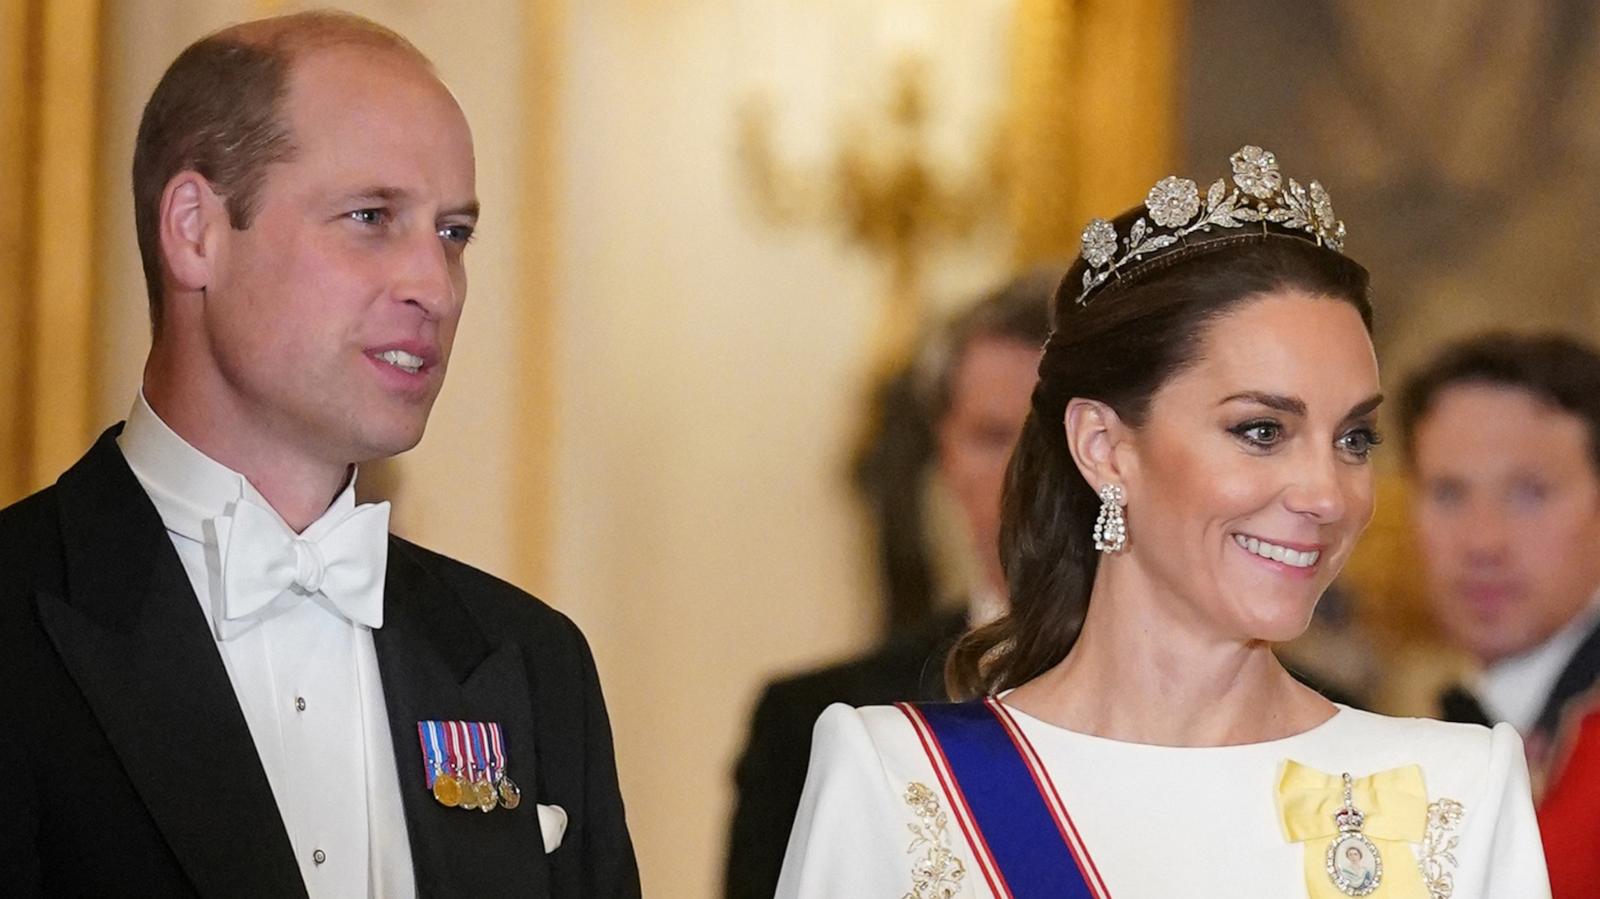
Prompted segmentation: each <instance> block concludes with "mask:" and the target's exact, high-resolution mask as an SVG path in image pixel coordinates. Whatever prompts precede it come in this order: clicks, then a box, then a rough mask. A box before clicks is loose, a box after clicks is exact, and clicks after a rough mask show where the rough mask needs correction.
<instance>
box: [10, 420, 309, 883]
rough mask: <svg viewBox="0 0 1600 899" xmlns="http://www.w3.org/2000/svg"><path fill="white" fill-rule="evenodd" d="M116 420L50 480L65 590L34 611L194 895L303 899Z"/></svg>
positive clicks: (191, 602)
mask: <svg viewBox="0 0 1600 899" xmlns="http://www.w3.org/2000/svg"><path fill="white" fill-rule="evenodd" d="M119 430H120V428H113V429H111V430H110V431H107V432H106V433H105V434H104V435H102V436H101V438H100V440H99V442H98V443H96V445H95V447H94V448H93V449H92V450H91V451H90V452H89V454H88V455H87V456H85V457H84V458H83V460H82V461H80V462H79V463H78V464H77V465H75V466H73V468H71V469H70V470H68V471H67V472H66V473H65V474H64V475H62V477H61V479H60V481H58V482H57V490H58V491H59V497H60V508H61V529H62V536H63V541H64V544H65V547H66V571H67V590H66V594H67V595H65V596H49V595H43V594H41V595H39V597H38V609H39V618H40V620H41V622H42V623H43V625H44V627H45V629H46V631H48V633H49V635H50V639H51V641H52V642H53V643H54V645H55V647H56V651H57V652H58V653H59V654H60V656H61V659H62V661H63V663H64V664H65V665H66V667H67V669H68V670H69V671H71V673H72V676H73V678H74V680H75V681H76V682H77V684H78V687H79V689H80V690H82V692H83V695H84V697H85V699H86V700H87V702H88V704H89V707H90V708H91V709H92V710H93V711H94V714H95V716H96V718H98V719H99V721H100V724H101V726H102V727H103V728H104V730H105V733H106V737H107V739H109V740H110V742H111V745H112V746H113V747H115V749H116V752H117V755H118V757H119V758H120V759H121V760H122V763H123V766H124V767H125V768H126V770H127V772H128V777H129V778H130V779H131V780H132V782H133V785H134V787H135V789H136V790H137V791H138V793H139V796H140V798H141V799H142V800H143V801H144V803H145V805H146V806H147V807H148V808H149V810H150V814H151V816H152V817H153V818H154V819H155V822H156V824H157V826H158V827H160V828H161V832H162V834H163V835H164V836H165V837H166V839H167V842H168V843H169V844H170V845H171V847H172V851H173V853H174V854H175V855H176V856H177V857H178V860H179V862H180V863H181V864H182V865H183V868H184V871H185V873H186V874H187V875H188V876H189V877H190V879H192V880H193V881H194V884H195V887H196V889H197V890H198V891H199V892H200V894H201V895H205V896H230V897H231V896H267V895H270V896H304V895H305V887H304V884H303V883H302V882H301V879H300V871H299V868H298V867H297V866H296V864H295V859H294V854H293V849H292V848H291V846H290V843H289V838H288V835H287V834H286V833H285V831H284V828H283V821H282V818H281V817H280V815H279V813H278V807H277V803H276V801H275V800H274V799H273V796H272V789H271V786H270V785H269V783H268V782H267V777H266V773H265V772H264V771H263V770H262V768H261V763H260V760H259V758H258V757H257V755H256V749H255V743H254V741H253V740H252V739H251V737H250V731H249V727H248V725H247V724H246V723H245V720H244V715H243V713H242V712H241V711H240V710H239V704H238V700H237V699H236V698H235V696H234V693H233V687H232V685H231V684H230V683H229V681H228V675H227V671H226V670H225V669H224V667H223V664H222V659H221V657H220V656H219V655H218V654H217V649H216V645H215V643H214V642H213V640H212V637H211V634H210V630H209V629H208V627H207V625H206V621H205V615H204V613H203V612H202V611H201V610H200V606H199V603H198V601H197V600H196V599H195V595H194V590H193V588H192V587H191V586H190V584H189V580H188V576H187V575H186V574H185V572H184V570H183V564H182V563H181V562H180V561H179V560H178V556H177V552H176V551H175V550H174V549H173V547H172V544H171V542H170V540H169V538H168V537H167V533H166V529H165V527H164V526H163V525H162V523H161V519H160V516H159V515H158V514H157V513H156V510H155V507H154V506H153V505H152V504H151V503H150V500H149V498H148V497H147V496H146V495H145V493H144V491H143V490H142V489H141V488H140V487H139V483H138V481H137V480H136V479H135V478H134V476H133V472H132V471H130V470H129V469H128V466H127V463H126V462H125V461H124V460H123V458H122V454H121V451H120V450H119V449H118V448H117V446H116V443H115V437H116V435H117V433H118V432H119Z"/></svg>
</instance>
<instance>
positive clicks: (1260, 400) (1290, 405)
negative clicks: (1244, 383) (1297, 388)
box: [1217, 390, 1306, 417]
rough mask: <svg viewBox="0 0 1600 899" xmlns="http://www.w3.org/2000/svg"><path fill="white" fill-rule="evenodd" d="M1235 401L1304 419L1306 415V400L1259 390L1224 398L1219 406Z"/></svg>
mask: <svg viewBox="0 0 1600 899" xmlns="http://www.w3.org/2000/svg"><path fill="white" fill-rule="evenodd" d="M1235 401H1243V402H1247V403H1257V404H1259V405H1262V406H1266V407H1267V408H1268V409H1276V410H1278V411H1279V412H1284V413H1287V414H1289V415H1299V416H1302V417H1304V416H1305V414H1306V401H1305V400H1303V399H1300V398H1299V397H1294V396H1284V395H1282V394H1278V393H1263V392H1261V391H1258V390H1247V391H1245V392H1243V393H1235V394H1234V395H1233V396H1230V397H1226V398H1224V399H1223V400H1222V402H1220V403H1218V404H1217V405H1219V406H1226V405H1227V404H1229V403H1231V402H1235Z"/></svg>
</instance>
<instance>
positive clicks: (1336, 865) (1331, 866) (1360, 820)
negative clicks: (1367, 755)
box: [1324, 773, 1383, 896]
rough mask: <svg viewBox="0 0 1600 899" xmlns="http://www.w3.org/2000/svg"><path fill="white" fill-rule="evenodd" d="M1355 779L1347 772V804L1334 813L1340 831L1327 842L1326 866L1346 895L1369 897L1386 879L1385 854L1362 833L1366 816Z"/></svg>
mask: <svg viewBox="0 0 1600 899" xmlns="http://www.w3.org/2000/svg"><path fill="white" fill-rule="evenodd" d="M1353 793H1354V782H1353V781H1352V780H1351V778H1350V775H1349V774H1348V773H1346V774H1345V775H1344V805H1343V806H1341V807H1340V808H1339V810H1338V811H1337V812H1334V814H1333V821H1334V824H1335V825H1336V826H1337V827H1338V828H1339V833H1338V835H1337V836H1335V837H1334V838H1333V840H1332V841H1331V842H1329V843H1328V852H1327V856H1326V859H1325V862H1324V863H1325V865H1326V867H1327V869H1328V877H1329V879H1331V880H1332V881H1333V885H1334V886H1335V887H1337V888H1338V890H1339V892H1341V893H1343V894H1345V895H1346V896H1366V895H1369V894H1371V893H1372V891H1373V890H1376V889H1377V888H1378V883H1379V882H1380V881H1382V880H1383V856H1381V855H1379V854H1378V847H1377V846H1376V845H1375V844H1374V843H1373V842H1372V841H1371V840H1369V839H1367V836H1366V834H1364V833H1362V832H1361V827H1362V825H1363V824H1364V823H1365V822H1366V815H1364V814H1363V813H1362V811H1361V809H1358V808H1356V804H1355V798H1354V795H1353Z"/></svg>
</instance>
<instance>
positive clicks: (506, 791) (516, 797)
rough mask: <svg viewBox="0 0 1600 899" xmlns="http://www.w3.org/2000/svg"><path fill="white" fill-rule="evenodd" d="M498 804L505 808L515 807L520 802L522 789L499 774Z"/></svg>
mask: <svg viewBox="0 0 1600 899" xmlns="http://www.w3.org/2000/svg"><path fill="white" fill-rule="evenodd" d="M500 804H501V805H503V806H505V807H506V808H516V807H517V806H518V805H521V804H522V791H521V790H519V789H517V785H516V784H515V783H513V782H512V780H511V778H509V777H507V776H506V775H504V774H502V775H500Z"/></svg>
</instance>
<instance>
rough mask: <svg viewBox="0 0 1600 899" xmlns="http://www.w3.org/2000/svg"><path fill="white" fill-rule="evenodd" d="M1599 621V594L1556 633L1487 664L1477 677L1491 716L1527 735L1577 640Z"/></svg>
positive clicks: (1486, 707)
mask: <svg viewBox="0 0 1600 899" xmlns="http://www.w3.org/2000/svg"><path fill="white" fill-rule="evenodd" d="M1596 621H1600V595H1597V596H1596V597H1595V601H1594V602H1591V603H1590V604H1589V608H1588V609H1586V610H1584V611H1583V612H1580V613H1578V614H1577V615H1574V616H1572V620H1571V621H1569V622H1567V625H1566V627H1563V628H1562V629H1561V630H1559V631H1556V633H1555V636H1553V637H1551V638H1550V639H1548V640H1546V641H1544V642H1543V643H1540V644H1539V645H1538V646H1536V647H1534V648H1533V649H1530V650H1528V651H1527V652H1524V653H1522V654H1521V655H1516V656H1512V657H1510V658H1507V659H1501V660H1500V661H1498V662H1496V663H1494V664H1493V665H1490V666H1489V667H1488V668H1486V669H1485V670H1484V672H1483V675H1482V677H1481V679H1480V681H1479V685H1478V694H1479V696H1480V697H1481V701H1482V702H1483V707H1484V711H1486V712H1488V713H1489V718H1490V720H1493V721H1508V722H1510V723H1511V726H1512V727H1515V728H1516V729H1517V733H1520V734H1524V735H1526V734H1527V733H1528V731H1529V730H1531V729H1532V728H1533V726H1534V725H1535V724H1537V723H1538V721H1539V713H1540V712H1542V711H1544V705H1545V703H1546V702H1547V701H1548V700H1549V699H1550V691H1551V690H1554V689H1555V686H1556V679H1557V678H1559V677H1561V672H1562V671H1563V670H1565V669H1566V667H1567V663H1568V662H1570V661H1572V654H1573V653H1575V652H1577V651H1578V644H1580V643H1582V642H1583V638H1584V637H1587V636H1588V635H1589V632H1590V631H1592V630H1594V626H1595V622H1596Z"/></svg>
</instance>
